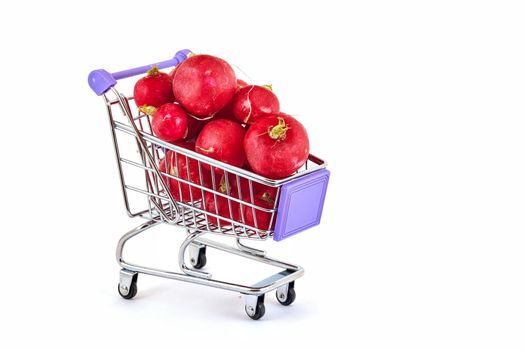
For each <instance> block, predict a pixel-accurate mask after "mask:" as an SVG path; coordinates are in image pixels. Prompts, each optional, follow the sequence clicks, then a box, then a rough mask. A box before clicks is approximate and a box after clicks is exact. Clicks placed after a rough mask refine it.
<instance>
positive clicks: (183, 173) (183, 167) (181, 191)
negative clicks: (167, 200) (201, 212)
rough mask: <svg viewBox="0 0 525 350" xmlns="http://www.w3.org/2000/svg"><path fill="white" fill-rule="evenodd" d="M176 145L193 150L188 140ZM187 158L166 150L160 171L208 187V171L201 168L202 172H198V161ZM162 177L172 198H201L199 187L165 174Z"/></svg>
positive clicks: (184, 199)
mask: <svg viewBox="0 0 525 350" xmlns="http://www.w3.org/2000/svg"><path fill="white" fill-rule="evenodd" d="M176 145H177V146H180V147H183V148H186V149H189V150H191V151H193V150H194V145H193V144H192V143H189V142H181V143H177V144H176ZM188 160H189V161H187V160H186V157H185V156H184V155H182V154H181V153H178V154H176V152H173V151H171V150H168V151H167V152H166V157H165V158H164V159H162V160H161V162H160V165H159V170H160V171H161V172H164V173H168V174H170V175H172V176H176V177H178V178H181V179H183V180H187V181H191V183H193V184H198V185H200V184H202V185H203V186H206V187H210V184H211V174H210V171H209V170H208V171H206V170H205V169H202V172H201V173H200V174H199V168H198V162H197V161H196V160H195V159H192V158H188ZM188 170H189V176H188ZM201 177H202V182H201ZM163 179H164V181H166V183H167V184H168V186H169V190H170V192H171V194H172V196H173V198H174V199H175V200H177V201H183V202H191V200H192V197H193V201H197V200H199V199H201V198H202V191H201V189H199V188H197V187H195V186H190V185H188V184H185V183H183V182H182V181H178V180H177V179H173V178H169V177H167V176H163ZM179 183H180V188H179Z"/></svg>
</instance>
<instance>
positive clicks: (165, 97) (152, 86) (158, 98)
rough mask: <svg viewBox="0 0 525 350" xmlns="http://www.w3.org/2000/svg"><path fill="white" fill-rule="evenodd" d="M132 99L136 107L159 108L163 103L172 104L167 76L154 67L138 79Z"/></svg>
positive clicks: (172, 99) (172, 97) (169, 82)
mask: <svg viewBox="0 0 525 350" xmlns="http://www.w3.org/2000/svg"><path fill="white" fill-rule="evenodd" d="M133 98H134V100H135V104H136V105H137V107H142V106H153V107H160V106H162V105H163V104H165V103H168V102H173V101H174V100H175V97H174V96H173V88H172V85H171V79H170V77H169V75H168V74H166V73H163V72H160V71H159V69H158V68H157V67H156V66H154V67H153V68H151V69H150V70H149V71H148V75H147V76H145V77H143V78H141V79H139V81H137V83H136V84H135V87H134V89H133Z"/></svg>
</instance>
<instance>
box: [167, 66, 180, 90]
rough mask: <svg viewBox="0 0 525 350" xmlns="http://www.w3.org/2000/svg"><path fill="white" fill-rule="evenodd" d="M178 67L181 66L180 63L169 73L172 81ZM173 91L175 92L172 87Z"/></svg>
mask: <svg viewBox="0 0 525 350" xmlns="http://www.w3.org/2000/svg"><path fill="white" fill-rule="evenodd" d="M178 67H179V66H178V65H177V66H175V67H174V68H173V69H172V70H171V72H169V73H168V75H169V77H170V81H171V82H173V76H174V75H175V71H176V70H177V68H178ZM172 92H173V89H172Z"/></svg>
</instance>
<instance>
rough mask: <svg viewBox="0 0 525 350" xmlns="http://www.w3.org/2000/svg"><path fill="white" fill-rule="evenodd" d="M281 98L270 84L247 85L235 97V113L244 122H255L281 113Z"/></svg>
mask: <svg viewBox="0 0 525 350" xmlns="http://www.w3.org/2000/svg"><path fill="white" fill-rule="evenodd" d="M279 108H280V106H279V100H278V99H277V96H275V94H274V93H273V92H272V88H271V86H270V85H265V86H257V85H247V86H245V87H243V88H241V89H239V90H238V91H237V92H236V93H235V96H234V97H233V109H232V110H233V114H234V115H235V118H237V120H239V121H240V122H242V123H244V124H253V123H255V122H256V121H257V120H259V119H260V118H262V117H266V116H269V115H273V114H277V113H279Z"/></svg>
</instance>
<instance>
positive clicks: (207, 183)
mask: <svg viewBox="0 0 525 350" xmlns="http://www.w3.org/2000/svg"><path fill="white" fill-rule="evenodd" d="M112 91H113V93H115V94H116V98H114V99H109V98H108V96H107V94H106V95H105V96H104V97H105V102H106V106H107V110H108V115H109V119H110V125H111V130H112V135H113V140H114V146H115V152H116V155H117V160H118V168H119V174H120V179H121V185H122V192H123V195H124V200H125V204H126V209H127V212H128V215H130V216H137V215H140V216H143V217H147V218H148V219H158V220H162V221H164V222H166V223H169V224H172V225H177V226H182V227H185V228H187V229H190V230H198V231H207V232H211V233H216V234H221V235H232V236H237V237H239V238H246V239H257V240H264V239H267V238H268V237H271V236H272V235H273V229H274V227H275V221H276V217H277V208H278V198H279V193H280V188H281V186H282V185H283V184H284V183H286V182H287V181H289V180H290V179H293V178H295V177H298V176H301V175H303V174H306V173H309V172H311V171H313V170H315V168H319V166H320V165H322V164H323V161H322V160H320V159H318V158H316V157H315V156H310V158H309V160H308V161H307V162H306V164H305V165H304V166H303V168H302V169H300V170H299V171H298V172H297V173H296V174H295V175H293V176H291V177H290V178H288V179H283V180H277V181H276V180H271V179H266V178H263V177H261V176H258V175H256V174H253V173H251V172H249V171H246V170H244V169H239V168H235V167H232V166H229V165H227V164H224V163H221V162H219V161H216V160H213V159H211V158H208V157H205V156H203V155H200V154H198V153H195V152H193V151H192V150H189V149H186V148H184V147H182V146H179V145H174V144H170V143H167V142H164V141H162V140H160V139H158V138H156V137H155V136H154V135H153V133H152V129H151V124H150V119H149V117H148V116H147V115H145V114H142V113H141V112H139V111H138V109H137V108H132V107H131V106H130V105H131V104H132V103H130V102H129V101H131V100H132V99H133V98H132V97H125V96H124V95H122V94H119V93H118V91H117V90H116V89H113V90H112ZM131 123H133V124H131ZM133 140H134V141H135V142H133ZM133 144H135V147H133V150H134V151H133V152H127V153H126V152H125V151H124V147H128V148H129V146H130V145H133ZM128 151H129V150H128ZM131 172H135V176H132V175H131ZM140 174H142V175H140ZM159 175H160V176H159ZM130 193H135V194H138V195H139V196H140V197H141V198H142V203H144V201H143V200H144V198H145V199H146V203H147V208H146V209H141V210H138V211H135V212H134V211H133V210H132V208H131V207H132V205H131V203H130V198H131V196H130ZM143 205H144V204H143Z"/></svg>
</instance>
